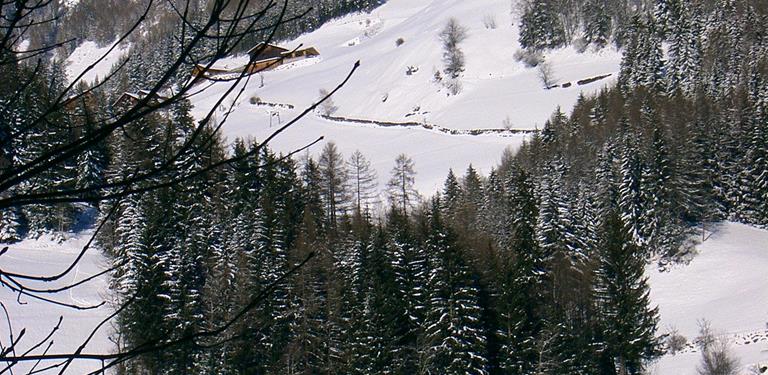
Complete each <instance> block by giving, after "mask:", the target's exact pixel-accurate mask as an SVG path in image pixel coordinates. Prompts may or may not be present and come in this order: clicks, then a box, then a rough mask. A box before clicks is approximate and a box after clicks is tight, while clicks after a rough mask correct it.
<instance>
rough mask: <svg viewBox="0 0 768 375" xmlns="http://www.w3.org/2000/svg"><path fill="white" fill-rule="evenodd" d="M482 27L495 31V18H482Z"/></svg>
mask: <svg viewBox="0 0 768 375" xmlns="http://www.w3.org/2000/svg"><path fill="white" fill-rule="evenodd" d="M483 26H485V28H486V29H489V30H494V29H496V27H497V25H496V18H495V17H494V16H493V15H492V14H486V15H484V16H483Z"/></svg>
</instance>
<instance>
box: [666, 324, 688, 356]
mask: <svg viewBox="0 0 768 375" xmlns="http://www.w3.org/2000/svg"><path fill="white" fill-rule="evenodd" d="M665 343H666V344H667V351H668V352H669V354H673V355H674V354H677V353H678V352H680V351H681V350H683V349H685V346H686V345H687V344H688V339H687V338H685V336H683V335H681V334H680V332H679V331H678V330H677V329H674V328H673V329H672V330H670V332H669V336H667V339H666V340H665Z"/></svg>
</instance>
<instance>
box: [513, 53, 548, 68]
mask: <svg viewBox="0 0 768 375" xmlns="http://www.w3.org/2000/svg"><path fill="white" fill-rule="evenodd" d="M514 57H515V60H516V61H520V62H522V63H523V64H525V66H526V67H528V68H535V67H536V66H538V65H539V64H541V62H542V61H544V55H542V54H541V52H539V51H534V50H527V49H521V50H517V52H515V56H514Z"/></svg>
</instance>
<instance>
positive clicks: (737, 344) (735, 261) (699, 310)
mask: <svg viewBox="0 0 768 375" xmlns="http://www.w3.org/2000/svg"><path fill="white" fill-rule="evenodd" d="M708 229H709V228H708ZM707 235H708V238H707V239H706V241H704V242H702V243H701V244H699V245H697V246H696V250H697V251H698V254H697V255H696V256H695V257H694V258H693V260H692V261H691V262H690V264H688V265H677V266H675V267H672V269H671V270H669V271H666V272H660V271H659V268H658V266H656V265H653V266H649V267H648V268H647V270H646V274H647V276H648V277H649V281H650V284H651V299H652V301H653V302H652V303H654V304H658V306H659V312H660V314H661V322H660V324H659V333H666V332H668V331H669V330H670V329H671V328H676V329H677V330H678V331H679V332H680V334H682V335H683V336H685V337H686V338H687V339H688V342H689V343H691V342H693V341H694V339H695V338H696V337H697V336H698V323H697V321H698V320H700V319H706V320H708V321H710V322H711V324H712V328H713V329H714V330H715V331H716V332H717V333H719V334H720V335H721V336H722V337H723V338H725V339H727V340H728V341H729V343H730V346H731V349H732V351H733V353H734V354H735V355H736V357H738V358H739V359H740V361H741V364H742V366H743V368H742V372H741V373H742V374H751V372H750V371H751V367H753V366H754V365H756V364H758V363H759V364H760V365H761V366H768V278H767V277H766V270H768V231H766V230H761V229H756V228H753V227H750V226H747V225H743V224H737V223H731V222H725V223H722V224H720V225H718V226H717V227H716V228H715V229H714V232H713V233H708V234H707ZM699 236H700V235H699ZM698 240H699V241H701V238H700V237H699V238H698ZM700 358H701V353H700V352H699V350H698V348H695V347H694V346H693V345H689V346H688V347H687V348H686V349H685V350H683V351H682V352H681V353H678V354H676V355H666V356H664V357H663V358H661V359H660V360H659V361H658V363H657V364H656V365H655V366H654V368H653V370H654V371H653V373H654V374H659V375H668V374H669V375H696V374H697V372H696V366H697V365H698V363H699V360H700Z"/></svg>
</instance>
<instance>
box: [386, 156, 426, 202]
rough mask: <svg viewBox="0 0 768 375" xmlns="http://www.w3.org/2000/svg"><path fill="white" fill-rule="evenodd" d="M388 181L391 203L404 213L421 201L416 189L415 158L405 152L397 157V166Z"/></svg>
mask: <svg viewBox="0 0 768 375" xmlns="http://www.w3.org/2000/svg"><path fill="white" fill-rule="evenodd" d="M390 176H391V177H390V179H389V182H387V194H388V195H389V201H390V203H391V204H392V205H393V206H395V207H397V208H398V209H399V210H401V212H402V213H403V214H407V212H408V210H409V209H410V208H412V207H413V206H414V205H415V204H416V203H418V202H419V193H418V192H417V191H416V188H415V187H414V184H415V183H416V169H415V166H414V164H413V160H411V158H409V157H408V156H407V155H405V154H400V155H399V156H398V157H397V159H395V166H394V168H392V172H391V173H390Z"/></svg>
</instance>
